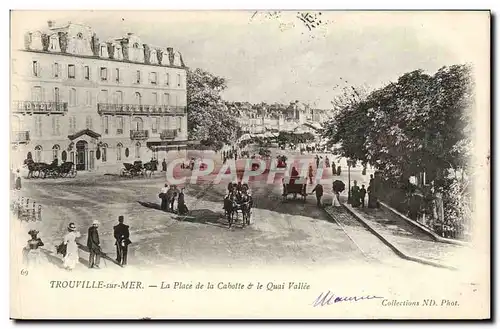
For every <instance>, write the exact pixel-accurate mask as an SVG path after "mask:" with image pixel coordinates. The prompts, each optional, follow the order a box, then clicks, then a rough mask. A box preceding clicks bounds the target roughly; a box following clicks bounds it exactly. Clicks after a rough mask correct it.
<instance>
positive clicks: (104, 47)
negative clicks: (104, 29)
mask: <svg viewBox="0 0 500 329" xmlns="http://www.w3.org/2000/svg"><path fill="white" fill-rule="evenodd" d="M106 52H107V49H106V46H105V45H102V46H101V57H103V56H105V55H106Z"/></svg>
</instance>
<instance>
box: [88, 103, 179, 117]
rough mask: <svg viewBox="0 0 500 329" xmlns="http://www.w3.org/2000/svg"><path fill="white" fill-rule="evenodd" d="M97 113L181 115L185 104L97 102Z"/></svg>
mask: <svg viewBox="0 0 500 329" xmlns="http://www.w3.org/2000/svg"><path fill="white" fill-rule="evenodd" d="M97 113H99V114H112V115H183V114H186V107H185V106H169V105H134V104H110V103H98V104H97Z"/></svg>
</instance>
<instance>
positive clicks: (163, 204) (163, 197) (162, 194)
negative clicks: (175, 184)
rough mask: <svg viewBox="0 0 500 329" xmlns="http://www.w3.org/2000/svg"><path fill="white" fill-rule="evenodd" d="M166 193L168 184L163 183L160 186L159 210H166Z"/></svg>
mask: <svg viewBox="0 0 500 329" xmlns="http://www.w3.org/2000/svg"><path fill="white" fill-rule="evenodd" d="M167 193H168V184H165V186H164V187H162V188H161V191H160V194H159V197H160V199H161V206H160V208H161V210H163V211H167V210H168V205H167Z"/></svg>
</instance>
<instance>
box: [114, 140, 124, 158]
mask: <svg viewBox="0 0 500 329" xmlns="http://www.w3.org/2000/svg"><path fill="white" fill-rule="evenodd" d="M122 149H123V145H122V143H118V145H116V161H121V160H122Z"/></svg>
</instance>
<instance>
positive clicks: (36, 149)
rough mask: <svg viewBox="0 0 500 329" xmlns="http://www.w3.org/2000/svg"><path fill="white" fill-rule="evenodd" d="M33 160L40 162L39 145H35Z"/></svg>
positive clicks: (40, 150)
mask: <svg viewBox="0 0 500 329" xmlns="http://www.w3.org/2000/svg"><path fill="white" fill-rule="evenodd" d="M35 162H42V147H41V146H40V145H37V146H36V147H35Z"/></svg>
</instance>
